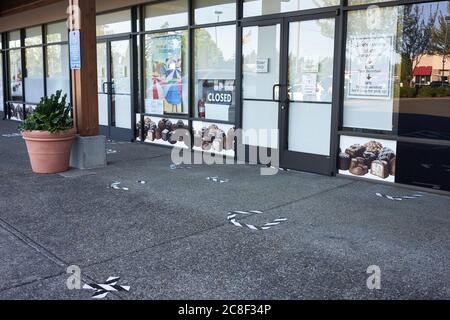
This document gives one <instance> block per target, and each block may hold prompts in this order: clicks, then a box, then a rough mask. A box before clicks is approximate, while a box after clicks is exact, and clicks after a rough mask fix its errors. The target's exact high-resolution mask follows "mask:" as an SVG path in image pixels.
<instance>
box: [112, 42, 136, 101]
mask: <svg viewBox="0 0 450 320" xmlns="http://www.w3.org/2000/svg"><path fill="white" fill-rule="evenodd" d="M130 71H131V70H130V41H128V40H124V41H114V42H111V82H112V83H113V86H112V89H113V93H115V94H130V92H131V89H130V88H131V82H130Z"/></svg>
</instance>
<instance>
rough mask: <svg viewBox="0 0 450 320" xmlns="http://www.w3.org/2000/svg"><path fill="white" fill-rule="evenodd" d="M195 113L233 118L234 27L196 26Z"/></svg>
mask: <svg viewBox="0 0 450 320" xmlns="http://www.w3.org/2000/svg"><path fill="white" fill-rule="evenodd" d="M194 40H195V59H194V72H195V79H194V83H195V102H196V104H195V116H197V117H198V118H201V119H213V120H222V121H234V119H235V105H236V84H235V79H236V75H235V73H236V62H235V61H236V27H235V26H221V27H212V28H203V29H196V30H195V39H194Z"/></svg>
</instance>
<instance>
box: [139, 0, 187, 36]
mask: <svg viewBox="0 0 450 320" xmlns="http://www.w3.org/2000/svg"><path fill="white" fill-rule="evenodd" d="M187 25H188V3H187V1H186V0H173V1H165V2H161V3H155V4H151V5H148V6H146V7H145V30H147V31H150V30H158V29H168V28H177V27H183V26H187Z"/></svg>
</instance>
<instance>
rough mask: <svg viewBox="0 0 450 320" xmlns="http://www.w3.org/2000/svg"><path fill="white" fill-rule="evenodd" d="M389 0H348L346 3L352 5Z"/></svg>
mask: <svg viewBox="0 0 450 320" xmlns="http://www.w3.org/2000/svg"><path fill="white" fill-rule="evenodd" d="M386 1H391V0H348V5H350V6H353V5H357V4H370V3H376V2H386Z"/></svg>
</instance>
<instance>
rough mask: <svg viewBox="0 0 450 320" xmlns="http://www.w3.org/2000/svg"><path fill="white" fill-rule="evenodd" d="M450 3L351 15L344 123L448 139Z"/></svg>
mask: <svg viewBox="0 0 450 320" xmlns="http://www.w3.org/2000/svg"><path fill="white" fill-rule="evenodd" d="M449 16H450V7H449V6H448V1H441V2H435V3H426V4H414V5H408V6H402V7H394V8H391V7H389V8H373V9H370V10H360V11H355V12H350V13H349V21H348V37H347V58H346V61H347V62H346V82H345V86H346V90H345V101H344V127H345V128H347V129H351V130H354V131H358V130H361V129H363V130H371V131H381V133H386V132H390V133H392V134H399V135H401V136H408V137H416V138H427V139H438V140H450V126H449V125H448V121H449V118H450V108H449V107H448V106H449V105H450V85H449V82H448V77H449V71H448V70H449V67H448V66H449V65H450V62H449V61H450V58H449V55H448V45H447V44H448V43H449V41H450V18H449Z"/></svg>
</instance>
